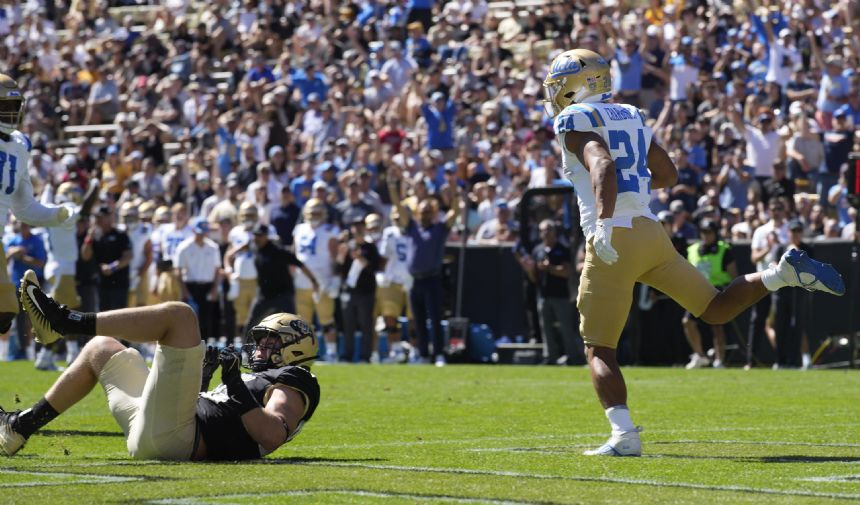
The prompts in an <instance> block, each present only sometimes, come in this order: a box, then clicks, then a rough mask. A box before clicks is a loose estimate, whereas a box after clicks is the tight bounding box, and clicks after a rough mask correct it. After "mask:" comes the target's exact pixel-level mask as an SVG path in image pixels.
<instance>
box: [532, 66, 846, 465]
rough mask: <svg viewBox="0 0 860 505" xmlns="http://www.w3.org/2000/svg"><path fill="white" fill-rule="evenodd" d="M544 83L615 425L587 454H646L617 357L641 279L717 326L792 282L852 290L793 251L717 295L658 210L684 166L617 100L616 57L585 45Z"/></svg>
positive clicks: (596, 355)
mask: <svg viewBox="0 0 860 505" xmlns="http://www.w3.org/2000/svg"><path fill="white" fill-rule="evenodd" d="M543 85H544V90H545V93H546V102H545V103H546V106H547V112H548V113H549V114H550V116H552V117H553V118H554V129H555V134H556V136H557V138H558V141H559V143H560V144H561V149H562V153H563V155H564V160H563V166H564V172H565V175H566V176H567V177H568V178H569V179H570V180H571V182H573V185H574V187H575V189H576V194H577V199H578V200H579V209H580V214H581V225H582V229H583V231H584V232H585V236H586V239H587V246H586V257H585V269H584V270H583V272H582V279H581V281H580V286H579V295H578V297H577V307H578V308H579V312H580V313H581V315H582V318H581V320H580V331H581V334H582V338H583V340H584V341H585V346H586V356H587V359H588V365H589V367H590V369H591V379H592V383H593V384H594V389H595V390H596V392H597V396H598V398H599V399H600V402H601V404H602V405H603V408H604V409H606V417H607V418H608V419H609V424H610V425H611V427H612V435H611V436H610V438H609V440H608V441H607V442H606V443H605V444H603V445H602V446H600V447H598V448H597V449H594V450H590V451H586V453H585V454H588V455H599V456H638V455H640V454H641V452H642V448H641V443H640V440H639V431H640V430H641V428H638V427H636V426H634V424H633V422H632V420H631V418H630V411H629V410H628V408H627V387H626V385H625V383H624V378H623V376H622V375H621V369H620V368H619V366H618V362H617V361H616V359H615V347H616V345H617V344H618V339H619V337H620V335H621V330H622V327H623V326H624V322H625V321H626V320H627V312H628V310H629V309H630V304H631V301H632V294H633V285H634V283H636V282H641V283H643V284H647V285H649V286H651V287H653V288H655V289H657V290H659V291H662V292H663V293H666V294H667V295H669V296H670V297H672V298H673V299H675V300H676V301H677V302H678V303H679V304H681V305H682V306H683V307H684V308H685V309H687V310H688V311H689V312H690V313H691V314H693V315H694V316H696V317H699V318H701V319H702V320H703V321H705V322H706V323H708V324H724V323H727V322H729V321H731V320H732V319H734V318H735V317H736V316H737V315H738V314H739V313H740V312H742V311H743V310H745V309H746V308H747V307H749V306H751V305H753V304H754V303H755V302H756V301H758V300H759V299H761V298H762V297H764V296H767V295H768V294H769V292H770V291H776V290H777V289H779V288H782V287H785V286H800V287H803V288H806V289H808V290H811V291H824V292H826V293H831V294H834V295H842V294H844V293H845V285H844V283H843V281H842V278H841V276H840V275H839V273H838V272H837V271H836V270H835V269H834V268H833V267H832V266H830V265H828V264H825V263H819V262H817V261H814V260H812V259H810V258H809V257H808V256H807V255H806V253H804V252H802V251H799V250H791V251H789V252H787V253H785V254H784V255H783V256H782V258H781V259H780V261H779V264H777V265H772V266H771V267H770V268H768V269H767V270H765V271H763V272H758V273H754V274H747V275H745V276H741V277H737V278H735V279H734V280H733V281H732V282H731V283H730V284H729V285H728V286H727V287H726V288H725V289H724V290H723V291H717V289H716V288H714V287H713V286H712V285H711V283H710V282H708V280H707V279H705V277H704V276H703V275H702V274H701V273H699V271H698V270H696V268H695V267H693V265H691V264H690V263H689V262H688V261H687V260H685V259H684V258H683V257H681V256H680V255H679V254H678V253H677V251H675V249H674V248H673V247H672V243H671V242H670V241H669V238H668V236H667V235H666V233H664V232H663V230H662V227H661V225H660V223H659V222H658V221H657V218H656V217H655V216H654V215H653V214H652V213H651V211H650V210H649V208H648V203H649V201H650V198H651V196H650V194H651V190H652V189H657V188H665V187H671V186H672V185H673V184H674V183H675V180H676V179H677V176H678V174H677V169H676V168H675V166H674V164H673V163H672V161H671V160H670V159H669V156H668V155H667V154H666V151H665V150H664V149H663V148H662V147H660V146H659V145H657V144H656V143H654V142H652V141H651V135H652V132H651V128H650V127H649V126H647V125H646V124H645V119H644V117H643V116H642V114H641V113H640V112H639V110H638V109H637V108H636V107H633V106H631V105H625V104H615V103H608V100H609V99H610V98H611V97H612V93H611V77H610V75H609V65H608V64H607V62H606V60H604V59H603V57H601V56H600V55H599V54H597V53H595V52H592V51H589V50H585V49H574V50H572V51H566V52H564V53H561V54H560V55H558V56H557V57H556V58H555V59H554V60H553V61H552V63H551V65H550V69H549V72H548V74H547V77H546V80H545V81H544V83H543Z"/></svg>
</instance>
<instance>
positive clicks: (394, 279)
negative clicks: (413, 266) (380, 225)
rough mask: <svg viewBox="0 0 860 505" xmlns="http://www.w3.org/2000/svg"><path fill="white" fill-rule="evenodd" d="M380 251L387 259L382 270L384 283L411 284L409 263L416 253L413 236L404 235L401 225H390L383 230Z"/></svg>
mask: <svg viewBox="0 0 860 505" xmlns="http://www.w3.org/2000/svg"><path fill="white" fill-rule="evenodd" d="M379 252H380V254H381V255H382V257H384V258H385V259H386V261H385V269H384V270H383V271H382V280H383V283H384V285H388V284H391V283H397V284H403V285H406V286H411V285H412V276H411V275H410V274H409V263H410V262H411V261H412V256H413V255H414V253H415V249H414V244H413V243H412V237H410V236H408V235H404V234H403V231H402V230H401V229H400V227H399V226H389V227H387V228H385V229H384V230H383V231H382V240H380V243H379Z"/></svg>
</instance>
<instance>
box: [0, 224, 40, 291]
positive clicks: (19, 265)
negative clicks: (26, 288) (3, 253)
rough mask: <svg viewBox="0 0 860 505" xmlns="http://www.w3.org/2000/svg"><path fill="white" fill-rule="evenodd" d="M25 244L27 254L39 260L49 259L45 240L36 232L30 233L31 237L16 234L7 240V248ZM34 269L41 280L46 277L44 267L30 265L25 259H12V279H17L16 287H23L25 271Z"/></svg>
mask: <svg viewBox="0 0 860 505" xmlns="http://www.w3.org/2000/svg"><path fill="white" fill-rule="evenodd" d="M17 246H23V247H24V248H25V249H26V251H27V253H26V254H27V256H31V257H33V258H35V259H37V260H41V261H46V260H47V259H48V251H46V250H45V241H44V240H42V236H41V235H37V234H35V233H31V234H30V238H28V239H25V238H24V237H22V236H21V235H17V234H16V235H14V236H12V237H11V238H10V239H8V240H7V241H6V244H5V250H7V251H8V250H9V248H10V247H17ZM29 269H33V271H34V272H36V276H37V277H38V278H39V280H42V279H44V278H45V270H44V268H36V267H34V266H33V265H28V264H26V263H24V262H23V261H18V260H15V259H13V260H12V279H13V280H14V281H15V289H18V288H20V287H21V279H22V278H23V277H24V272H26V271H27V270H29Z"/></svg>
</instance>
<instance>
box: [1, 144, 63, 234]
mask: <svg viewBox="0 0 860 505" xmlns="http://www.w3.org/2000/svg"><path fill="white" fill-rule="evenodd" d="M21 161H22V162H21V166H23V167H24V170H23V173H22V174H19V175H18V177H17V180H16V182H17V183H18V186H19V187H18V188H15V190H14V193H12V205H11V207H12V213H13V214H14V215H15V217H16V218H18V220H19V221H23V222H25V223H27V224H29V225H31V226H44V227H53V226H59V225H61V224H63V222H65V221H66V219H68V218H69V214H70V211H69V209H67V208H66V207H57V206H53V205H52V206H45V205H42V204H41V203H39V201H38V200H36V197H35V196H33V183H32V182H30V174H29V171H28V170H27V166H28V165H29V161H30V157H29V155H28V156H27V158H26V160H21Z"/></svg>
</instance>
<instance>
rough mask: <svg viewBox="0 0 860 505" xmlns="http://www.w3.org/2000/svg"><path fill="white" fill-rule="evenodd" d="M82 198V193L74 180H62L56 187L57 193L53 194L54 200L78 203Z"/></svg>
mask: <svg viewBox="0 0 860 505" xmlns="http://www.w3.org/2000/svg"><path fill="white" fill-rule="evenodd" d="M83 198H84V195H83V192H82V191H81V187H80V186H78V185H77V184H75V183H74V182H64V183H62V184H60V185H59V186H58V187H57V194H56V195H54V202H56V203H73V204H75V205H80V204H81V201H82V200H83Z"/></svg>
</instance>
